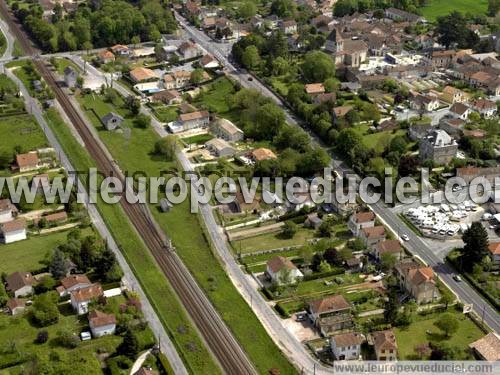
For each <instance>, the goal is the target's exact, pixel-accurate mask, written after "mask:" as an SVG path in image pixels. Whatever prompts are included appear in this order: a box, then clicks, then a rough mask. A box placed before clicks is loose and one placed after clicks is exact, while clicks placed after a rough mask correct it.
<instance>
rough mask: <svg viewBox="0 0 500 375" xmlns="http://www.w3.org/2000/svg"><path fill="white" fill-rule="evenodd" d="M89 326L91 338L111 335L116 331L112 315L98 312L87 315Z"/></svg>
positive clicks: (114, 319)
mask: <svg viewBox="0 0 500 375" xmlns="http://www.w3.org/2000/svg"><path fill="white" fill-rule="evenodd" d="M88 318H89V326H90V331H91V332H92V336H93V337H95V338H96V337H101V336H105V335H113V334H114V333H115V330H116V318H115V315H114V314H106V313H103V312H101V311H98V310H94V311H92V312H90V313H89V317H88Z"/></svg>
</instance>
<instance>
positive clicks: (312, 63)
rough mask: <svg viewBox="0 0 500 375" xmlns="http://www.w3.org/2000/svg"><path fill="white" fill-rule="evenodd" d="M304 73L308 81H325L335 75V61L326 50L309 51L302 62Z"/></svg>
mask: <svg viewBox="0 0 500 375" xmlns="http://www.w3.org/2000/svg"><path fill="white" fill-rule="evenodd" d="M302 73H303V75H304V78H305V79H306V80H307V81H308V82H324V81H325V80H326V79H328V78H332V77H335V63H334V62H333V60H332V58H331V56H329V55H327V54H326V53H324V52H321V51H312V52H308V53H307V54H306V56H305V58H304V63H303V64H302Z"/></svg>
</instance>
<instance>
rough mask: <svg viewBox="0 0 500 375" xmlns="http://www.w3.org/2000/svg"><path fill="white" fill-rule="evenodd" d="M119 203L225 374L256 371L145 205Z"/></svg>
mask: <svg viewBox="0 0 500 375" xmlns="http://www.w3.org/2000/svg"><path fill="white" fill-rule="evenodd" d="M0 12H2V14H3V15H4V18H5V20H6V21H7V23H8V24H9V27H10V30H11V32H12V33H13V34H14V36H15V37H16V39H17V40H18V41H19V43H20V44H21V47H22V48H23V50H24V51H25V52H26V54H27V55H29V56H31V57H33V62H34V64H35V66H36V67H37V69H38V71H39V73H40V74H41V76H42V77H43V78H44V80H45V81H46V83H47V84H48V85H49V86H50V87H51V88H52V90H53V91H54V93H55V96H56V98H57V100H58V101H59V103H60V105H61V106H62V108H63V109H64V111H65V112H66V114H67V116H68V118H69V119H70V120H71V122H72V124H73V125H74V127H75V128H76V129H77V131H78V133H79V134H80V136H81V137H82V139H83V141H84V142H85V145H86V148H87V150H88V152H89V154H90V155H91V156H92V157H93V158H94V160H95V161H96V165H97V168H98V169H99V171H100V172H102V173H103V174H104V175H105V176H110V175H113V176H122V174H121V171H119V170H118V168H117V166H116V165H115V164H114V163H113V162H112V161H111V160H109V159H108V158H107V157H106V153H105V152H104V150H103V149H102V147H101V145H100V143H99V142H97V141H96V140H95V139H94V136H93V135H92V133H91V131H90V130H89V129H88V128H87V126H86V124H85V122H84V120H83V119H82V118H81V117H80V115H79V113H78V112H77V110H76V109H75V108H74V107H73V104H72V103H71V102H70V100H69V99H68V97H67V95H66V93H64V91H63V90H62V88H61V87H59V85H58V83H57V82H56V80H55V78H54V76H53V74H52V71H51V70H50V69H49V68H48V66H47V65H46V63H45V62H44V61H43V60H42V59H40V58H39V57H38V55H39V52H40V51H39V50H38V49H37V48H35V47H34V46H33V45H32V44H31V43H30V40H29V38H28V36H27V35H26V33H25V32H24V31H23V30H21V28H20V26H19V25H18V24H17V22H15V21H14V19H13V16H12V15H11V14H10V12H9V9H8V8H7V5H6V4H5V2H4V1H3V0H1V1H0ZM121 205H122V207H123V210H124V211H125V213H126V214H127V216H128V217H129V220H130V221H131V222H132V224H133V225H134V227H135V229H136V230H137V232H138V233H139V234H140V235H141V237H142V238H143V240H144V242H145V244H146V245H147V247H148V248H149V250H150V252H151V254H152V255H153V257H154V258H155V260H156V262H157V263H158V265H159V267H160V269H161V270H162V272H163V273H164V274H165V276H166V277H167V279H168V280H169V282H170V283H171V285H172V286H173V288H174V290H175V291H176V293H177V295H178V297H179V299H180V300H181V302H182V304H183V305H184V307H185V308H186V310H187V311H188V313H189V315H190V317H191V319H192V320H193V321H194V323H195V324H196V326H197V328H198V330H199V331H200V332H201V334H202V336H203V338H204V340H205V342H206V343H207V345H208V347H209V349H210V350H211V352H212V353H213V354H214V356H215V358H216V359H217V360H218V362H219V363H220V365H221V367H222V369H223V370H224V371H225V372H226V373H228V374H255V373H256V370H255V368H254V366H253V365H252V363H251V362H250V360H249V359H248V357H247V355H246V353H245V352H244V350H243V349H242V348H241V346H240V345H239V343H238V342H237V341H236V339H235V338H234V336H233V335H232V333H231V331H230V330H229V328H228V327H227V326H226V324H225V323H224V321H223V320H222V318H221V317H220V316H219V314H218V313H217V311H216V310H215V308H214V307H213V306H212V304H211V303H210V301H209V300H208V298H207V297H206V295H205V294H204V293H203V291H202V290H201V289H200V287H199V286H198V285H197V283H196V281H195V280H194V278H193V277H192V275H191V274H190V272H189V271H188V269H187V268H186V266H185V265H184V263H183V262H182V261H181V260H180V258H179V257H178V256H177V254H175V252H173V251H171V250H172V249H170V248H169V245H168V244H169V241H168V238H167V236H166V235H165V233H164V232H163V231H162V230H161V229H160V228H159V227H158V225H157V224H156V222H155V221H154V219H153V217H152V215H151V213H150V212H149V209H148V208H147V207H146V206H145V205H140V204H130V203H128V202H126V200H124V199H122V200H121Z"/></svg>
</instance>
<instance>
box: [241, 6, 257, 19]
mask: <svg viewBox="0 0 500 375" xmlns="http://www.w3.org/2000/svg"><path fill="white" fill-rule="evenodd" d="M237 12H238V17H239V18H242V19H243V20H249V19H250V18H252V17H253V16H255V14H257V5H255V3H254V2H253V1H245V2H244V3H243V4H241V5H240V6H239V7H238V11H237Z"/></svg>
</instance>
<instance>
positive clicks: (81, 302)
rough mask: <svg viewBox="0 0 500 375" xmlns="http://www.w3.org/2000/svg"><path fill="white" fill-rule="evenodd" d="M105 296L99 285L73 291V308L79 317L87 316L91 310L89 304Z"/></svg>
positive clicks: (71, 294)
mask: <svg viewBox="0 0 500 375" xmlns="http://www.w3.org/2000/svg"><path fill="white" fill-rule="evenodd" d="M103 295H104V292H103V290H102V287H101V284H99V283H95V284H91V285H89V286H87V287H84V288H80V289H77V290H73V291H72V292H71V293H70V296H71V306H73V309H75V311H76V313H77V314H78V315H82V314H86V313H87V312H88V310H89V304H90V303H91V302H92V301H94V300H97V299H98V298H99V297H101V296H103Z"/></svg>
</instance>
